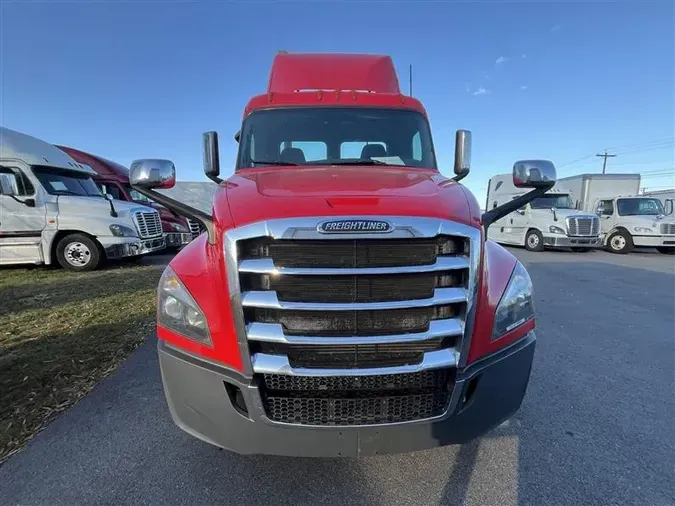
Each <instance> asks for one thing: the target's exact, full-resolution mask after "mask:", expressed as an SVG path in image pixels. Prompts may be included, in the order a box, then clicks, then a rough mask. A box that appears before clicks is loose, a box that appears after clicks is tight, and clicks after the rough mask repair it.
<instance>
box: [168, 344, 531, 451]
mask: <svg viewBox="0 0 675 506" xmlns="http://www.w3.org/2000/svg"><path fill="white" fill-rule="evenodd" d="M535 343H536V340H535V335H534V332H530V333H529V334H528V335H527V336H526V337H525V338H523V339H522V340H521V341H519V342H518V343H516V344H514V345H512V346H510V347H509V348H508V349H506V350H504V351H501V352H499V353H498V354H496V355H494V356H492V357H489V358H486V359H484V360H481V361H480V362H479V363H476V364H473V365H471V366H470V367H468V368H466V369H463V370H460V371H458V373H457V381H456V383H455V387H454V389H453V393H452V398H451V401H450V404H449V408H448V410H447V412H446V413H445V414H444V415H443V416H441V417H438V418H436V419H433V420H426V421H425V420H421V421H414V422H405V423H399V424H386V425H370V426H358V427H350V426H340V427H314V426H302V425H290V424H281V423H275V422H271V421H270V420H269V419H268V418H267V417H266V416H265V412H264V408H263V405H262V401H261V397H260V393H259V390H258V387H257V386H256V383H255V380H253V381H252V380H248V379H246V378H244V377H243V376H241V375H239V374H238V373H234V372H232V371H229V370H225V369H223V368H221V367H218V366H216V365H213V364H211V363H209V362H204V361H202V360H199V359H196V358H194V357H191V356H188V355H185V354H183V353H181V352H178V351H176V350H174V349H172V348H170V347H168V346H167V345H166V344H164V342H163V341H160V342H159V345H158V351H159V363H160V367H161V371H162V382H163V384H164V392H165V394H166V398H167V402H168V405H169V410H170V411H171V416H172V418H173V420H174V422H175V423H176V424H177V425H178V426H179V427H180V428H181V429H183V430H185V431H186V432H188V433H189V434H191V435H193V436H195V437H197V438H199V439H202V440H203V441H206V442H208V443H211V444H213V445H216V446H219V447H222V448H226V449H229V450H232V451H234V452H237V453H244V454H272V455H289V456H307V457H339V456H345V457H358V456H367V455H379V454H385V453H399V452H409V451H415V450H422V449H426V448H433V447H436V446H443V445H448V444H461V443H465V442H467V441H470V440H472V439H475V438H477V437H479V436H481V435H483V434H485V433H486V432H488V431H489V430H491V429H492V428H494V427H496V426H497V425H499V424H501V423H502V422H503V421H505V420H506V419H508V418H509V417H511V416H512V415H513V414H514V413H515V412H516V411H517V410H518V409H519V407H520V404H521V402H522V399H523V397H524V395H525V390H526V388H527V383H528V381H529V377H530V369H531V367H532V360H533V356H534V349H535ZM226 385H228V388H230V391H231V387H236V388H238V389H240V391H241V393H242V396H243V399H244V401H245V404H246V408H247V413H245V412H242V411H241V409H239V408H237V407H235V405H234V404H233V402H232V400H231V396H230V395H229V394H228V392H227V390H226ZM469 392H472V393H471V395H468V393H469Z"/></svg>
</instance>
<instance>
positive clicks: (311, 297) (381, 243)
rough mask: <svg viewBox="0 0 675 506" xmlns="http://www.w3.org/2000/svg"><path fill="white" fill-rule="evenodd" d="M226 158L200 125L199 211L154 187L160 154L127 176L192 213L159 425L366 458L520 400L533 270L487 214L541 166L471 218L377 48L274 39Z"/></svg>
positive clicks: (429, 440)
mask: <svg viewBox="0 0 675 506" xmlns="http://www.w3.org/2000/svg"><path fill="white" fill-rule="evenodd" d="M235 138H236V139H237V140H238V143H239V147H238V155H237V159H236V166H235V173H234V175H233V176H232V177H230V178H229V179H227V180H221V179H220V177H219V173H220V170H219V155H218V140H217V139H218V138H217V135H216V133H215V132H207V133H206V134H204V164H205V172H206V175H207V176H208V177H209V178H211V179H213V180H214V181H216V182H218V184H219V188H218V191H217V193H216V196H215V198H214V201H213V209H212V214H211V215H209V214H207V213H203V212H200V211H199V210H197V209H192V208H189V207H187V206H185V205H184V204H181V203H180V202H177V201H174V200H172V199H170V198H168V197H166V196H165V195H162V194H161V193H159V192H156V191H155V189H159V188H170V187H171V186H172V185H173V184H174V181H175V168H174V166H173V163H171V162H170V161H168V160H151V159H145V160H137V161H135V162H134V163H133V164H132V168H131V182H132V186H134V188H136V189H137V190H138V191H139V192H141V193H143V194H145V195H147V196H149V197H150V198H152V199H155V200H157V201H158V202H161V203H163V204H164V205H166V206H167V207H169V208H172V209H174V210H175V211H176V212H177V213H179V214H182V215H186V216H189V217H191V218H192V219H194V220H196V221H199V222H200V223H201V224H202V226H203V227H204V228H205V229H206V233H205V234H202V235H201V236H200V237H199V238H198V239H196V240H195V241H193V242H192V243H190V244H189V245H188V246H187V247H186V248H184V249H183V251H181V252H180V253H179V254H178V255H177V256H176V257H175V258H174V259H173V260H172V261H171V262H170V264H169V266H168V267H167V268H166V270H165V271H164V273H163V275H162V277H161V281H160V283H159V288H158V301H157V311H158V313H157V336H158V338H159V339H158V352H159V363H160V366H161V373H162V380H163V385H164V391H165V394H166V398H167V401H168V405H169V408H170V411H171V415H172V417H173V419H174V421H175V423H176V424H177V425H178V426H179V427H181V428H182V429H184V430H185V431H187V432H188V433H190V434H192V435H193V436H196V437H197V438H200V439H202V440H204V441H207V442H209V443H212V444H214V445H217V446H220V447H223V448H227V449H230V450H232V451H235V452H239V453H262V454H279V455H297V456H327V457H328V456H330V457H335V456H362V455H375V454H382V453H392V452H405V451H412V450H419V449H423V448H430V447H435V446H439V445H446V444H452V443H464V442H466V441H469V440H471V439H473V438H476V437H478V436H481V435H482V434H484V433H485V432H487V431H489V430H490V429H492V428H493V427H495V426H497V425H499V424H501V423H502V422H503V421H505V420H506V419H508V418H509V417H510V416H512V415H513V414H514V413H515V412H516V411H517V410H518V409H519V407H520V404H521V401H522V399H523V396H524V394H525V390H526V387H527V383H528V381H529V377H530V369H531V365H532V360H533V356H534V349H535V334H534V328H535V320H534V308H533V300H532V284H531V282H530V278H529V276H528V273H527V272H526V270H525V269H524V267H523V265H521V264H520V262H518V260H517V259H516V258H514V257H513V256H512V255H511V254H510V253H509V252H508V251H506V250H505V249H503V248H502V247H501V246H499V245H497V244H496V243H494V242H492V241H488V240H486V233H485V231H486V229H487V227H488V226H489V225H490V223H492V222H493V221H494V220H496V219H498V218H499V217H501V216H503V215H505V214H507V213H509V212H512V211H514V210H515V209H518V208H519V207H521V206H522V205H524V204H525V203H526V202H529V201H530V200H532V199H534V198H536V197H538V196H540V195H542V194H543V193H545V192H546V191H547V190H548V189H550V188H551V187H552V185H553V184H554V182H555V168H554V166H553V164H552V163H551V162H549V161H545V160H527V161H520V162H516V164H515V165H514V169H513V180H514V183H515V185H516V186H518V187H529V188H532V190H531V191H530V192H529V193H527V194H526V195H523V196H520V197H518V198H517V199H515V200H513V201H512V202H509V203H507V204H504V205H503V206H500V207H498V208H496V209H492V210H490V211H488V212H487V213H484V214H483V215H481V213H480V209H479V206H478V202H477V201H476V199H475V197H474V196H473V195H472V194H471V193H470V192H469V191H468V190H467V189H466V188H465V187H464V186H463V185H461V184H459V182H458V181H459V180H460V179H462V178H463V177H465V176H466V175H467V174H468V172H469V159H470V132H467V131H463V130H460V131H458V132H457V135H456V146H455V166H454V173H455V176H454V177H452V178H448V177H445V176H443V175H441V173H440V172H439V170H438V166H437V162H436V156H435V153H434V148H433V144H432V139H431V132H430V128H429V123H428V120H427V114H426V111H425V109H424V107H423V106H422V104H421V103H420V102H419V101H418V100H416V99H415V98H412V97H409V96H404V95H402V94H401V93H400V90H399V85H398V81H397V77H396V73H395V70H394V67H393V64H392V61H391V59H390V58H389V57H386V56H374V55H340V54H279V55H277V56H276V58H275V60H274V63H273V66H272V70H271V76H270V80H269V85H268V90H267V93H264V94H262V95H259V96H256V97H254V98H252V99H251V100H250V101H249V103H248V105H247V106H246V109H245V111H244V118H243V123H242V127H241V130H240V133H238V134H237V135H236V136H235Z"/></svg>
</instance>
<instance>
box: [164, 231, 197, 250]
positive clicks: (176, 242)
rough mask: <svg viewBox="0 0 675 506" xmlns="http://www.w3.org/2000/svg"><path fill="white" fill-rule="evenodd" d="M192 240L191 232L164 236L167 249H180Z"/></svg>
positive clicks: (171, 233) (172, 233)
mask: <svg viewBox="0 0 675 506" xmlns="http://www.w3.org/2000/svg"><path fill="white" fill-rule="evenodd" d="M191 240H192V234H191V233H190V232H168V233H166V234H164V241H165V242H166V247H167V248H180V247H181V246H185V245H186V244H188V243H189V242H190V241H191Z"/></svg>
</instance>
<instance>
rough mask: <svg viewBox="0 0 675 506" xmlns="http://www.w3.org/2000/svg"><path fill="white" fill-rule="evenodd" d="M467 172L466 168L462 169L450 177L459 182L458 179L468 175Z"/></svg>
mask: <svg viewBox="0 0 675 506" xmlns="http://www.w3.org/2000/svg"><path fill="white" fill-rule="evenodd" d="M469 172H470V171H469V170H468V169H467V170H463V171H462V172H460V173H459V174H456V175H454V176H453V177H452V179H453V180H454V181H458V182H459V181H461V180H462V179H464V178H465V177H466V176H468V175H469Z"/></svg>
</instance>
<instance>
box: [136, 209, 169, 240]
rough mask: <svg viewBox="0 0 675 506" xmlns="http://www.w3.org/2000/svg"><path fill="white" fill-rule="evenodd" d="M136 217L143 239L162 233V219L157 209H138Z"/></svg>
mask: <svg viewBox="0 0 675 506" xmlns="http://www.w3.org/2000/svg"><path fill="white" fill-rule="evenodd" d="M134 217H135V219H136V225H137V226H138V233H139V234H140V237H141V238H142V239H145V238H148V237H157V236H158V235H161V234H162V220H161V219H160V217H159V213H158V212H157V211H136V213H134Z"/></svg>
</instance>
